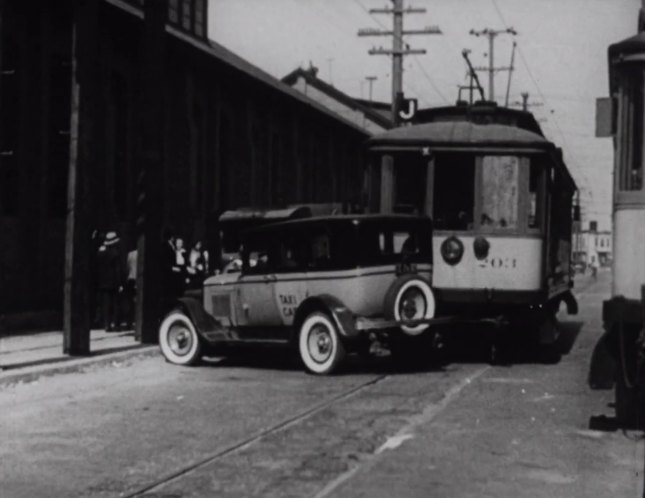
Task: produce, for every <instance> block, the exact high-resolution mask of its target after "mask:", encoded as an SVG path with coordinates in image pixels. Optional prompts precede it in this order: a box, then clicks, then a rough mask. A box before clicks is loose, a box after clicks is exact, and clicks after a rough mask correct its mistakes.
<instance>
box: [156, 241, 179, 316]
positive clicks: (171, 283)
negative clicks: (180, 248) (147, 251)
mask: <svg viewBox="0 0 645 498" xmlns="http://www.w3.org/2000/svg"><path fill="white" fill-rule="evenodd" d="M163 238H164V242H163V246H162V252H161V275H162V279H161V280H162V283H161V285H162V299H163V308H164V309H163V312H164V313H165V312H166V311H168V310H169V307H170V306H172V304H173V301H174V300H175V299H177V298H178V297H179V295H180V293H181V285H180V281H181V278H182V276H183V275H182V268H181V267H180V266H179V265H177V249H176V239H175V234H174V232H173V231H172V229H170V228H166V229H165V230H164V237H163Z"/></svg>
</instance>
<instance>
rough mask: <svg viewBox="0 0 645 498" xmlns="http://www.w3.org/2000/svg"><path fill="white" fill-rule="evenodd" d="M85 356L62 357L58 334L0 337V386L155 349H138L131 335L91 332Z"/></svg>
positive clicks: (153, 347) (147, 346) (101, 331)
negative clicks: (88, 348) (88, 352)
mask: <svg viewBox="0 0 645 498" xmlns="http://www.w3.org/2000/svg"><path fill="white" fill-rule="evenodd" d="M90 351H91V352H90V354H89V355H88V356H68V355H66V354H64V353H63V333H62V331H52V332H40V333H25V334H20V335H10V336H0V384H6V383H16V382H30V381H33V380H35V379H37V378H38V377H40V376H42V375H53V374H56V373H62V372H74V371H79V370H82V369H83V368H85V367H87V366H88V365H95V364H108V363H110V362H112V361H120V360H123V359H126V358H130V357H134V356H152V355H155V354H159V353H158V351H159V349H158V347H157V346H154V345H142V344H140V343H139V342H137V341H136V340H135V339H134V332H133V331H123V332H110V333H107V332H105V331H104V330H92V331H91V335H90Z"/></svg>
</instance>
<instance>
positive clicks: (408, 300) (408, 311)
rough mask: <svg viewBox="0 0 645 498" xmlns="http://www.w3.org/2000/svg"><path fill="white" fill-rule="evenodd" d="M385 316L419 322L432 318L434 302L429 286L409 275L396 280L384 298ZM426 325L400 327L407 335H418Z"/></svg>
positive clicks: (423, 330)
mask: <svg viewBox="0 0 645 498" xmlns="http://www.w3.org/2000/svg"><path fill="white" fill-rule="evenodd" d="M384 307H385V310H384V311H385V314H386V316H389V317H391V318H394V319H395V320H397V321H399V320H420V319H428V318H434V316H435V311H436V307H437V304H436V301H435V298H434V293H433V292H432V289H431V288H430V284H429V283H428V282H427V281H426V280H425V279H423V278H421V277H418V276H414V275H409V276H406V277H402V278H400V279H399V280H397V281H396V282H395V283H394V284H393V285H392V287H391V288H390V289H389V290H388V292H387V294H386V297H385V304H384ZM428 327H430V325H429V324H427V323H422V324H419V325H413V326H410V325H401V330H403V332H405V333H406V334H408V335H412V336H414V335H419V334H422V333H423V332H425V331H426V330H427V329H428Z"/></svg>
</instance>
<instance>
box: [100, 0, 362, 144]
mask: <svg viewBox="0 0 645 498" xmlns="http://www.w3.org/2000/svg"><path fill="white" fill-rule="evenodd" d="M104 1H105V2H106V3H108V4H110V5H113V6H114V7H117V8H119V9H121V10H122V11H124V12H127V13H129V14H132V15H134V16H136V17H138V18H139V19H141V20H143V12H142V11H141V10H140V9H137V8H136V7H133V6H132V5H130V4H128V3H126V2H124V1H123V0H104ZM166 33H167V34H170V35H172V36H174V37H175V38H177V39H179V40H181V41H184V42H186V43H188V44H190V45H192V46H193V47H195V48H197V49H199V50H201V51H202V52H203V53H205V54H206V55H209V56H211V57H214V58H216V59H217V60H219V61H220V62H222V63H224V64H227V65H229V66H230V67H232V68H234V69H237V70H238V71H240V72H242V73H244V74H246V75H248V76H251V77H252V78H253V79H255V80H257V81H259V82H261V83H263V84H265V85H267V86H269V87H270V88H272V89H274V90H277V91H278V92H279V93H281V94H283V95H285V96H287V97H290V98H293V99H295V100H297V101H299V102H300V103H302V104H304V105H306V106H309V107H311V108H313V109H315V110H316V111H319V112H321V113H322V114H324V115H325V116H327V117H328V118H331V119H333V120H335V121H338V122H340V123H342V124H344V125H345V126H348V127H350V128H352V129H353V130H354V131H357V132H359V133H360V134H361V135H363V136H365V137H368V136H369V133H367V132H366V131H365V130H364V129H363V128H362V127H360V126H358V125H356V124H354V123H352V122H351V121H349V120H348V119H345V118H344V117H342V116H340V115H339V114H337V113H335V112H333V111H331V110H330V109H328V108H326V107H325V106H323V105H322V104H319V103H318V102H316V101H314V100H313V99H310V98H308V97H306V96H304V95H303V94H302V93H301V92H299V91H297V90H295V89H293V88H291V87H289V86H287V85H284V84H282V82H281V81H280V80H278V79H277V78H275V77H273V76H271V75H270V74H268V73H266V72H265V71H263V70H262V69H260V68H259V67H257V66H254V65H253V64H251V63H250V62H248V61H247V60H245V59H243V58H242V57H240V56H239V55H236V54H235V53H233V52H231V51H230V50H229V49H227V48H225V47H224V46H223V45H220V44H219V43H217V42H215V41H213V40H210V39H208V38H204V39H197V38H194V37H191V36H190V35H188V34H187V33H184V32H183V31H181V30H179V29H177V28H175V27H174V26H172V25H169V24H166Z"/></svg>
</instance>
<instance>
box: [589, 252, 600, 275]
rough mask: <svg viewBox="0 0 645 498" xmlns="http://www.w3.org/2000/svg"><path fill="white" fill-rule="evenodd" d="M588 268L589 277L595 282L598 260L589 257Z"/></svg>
mask: <svg viewBox="0 0 645 498" xmlns="http://www.w3.org/2000/svg"><path fill="white" fill-rule="evenodd" d="M589 268H591V276H592V277H593V279H594V280H596V279H597V278H598V260H597V259H596V258H595V256H591V263H590V264H589Z"/></svg>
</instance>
